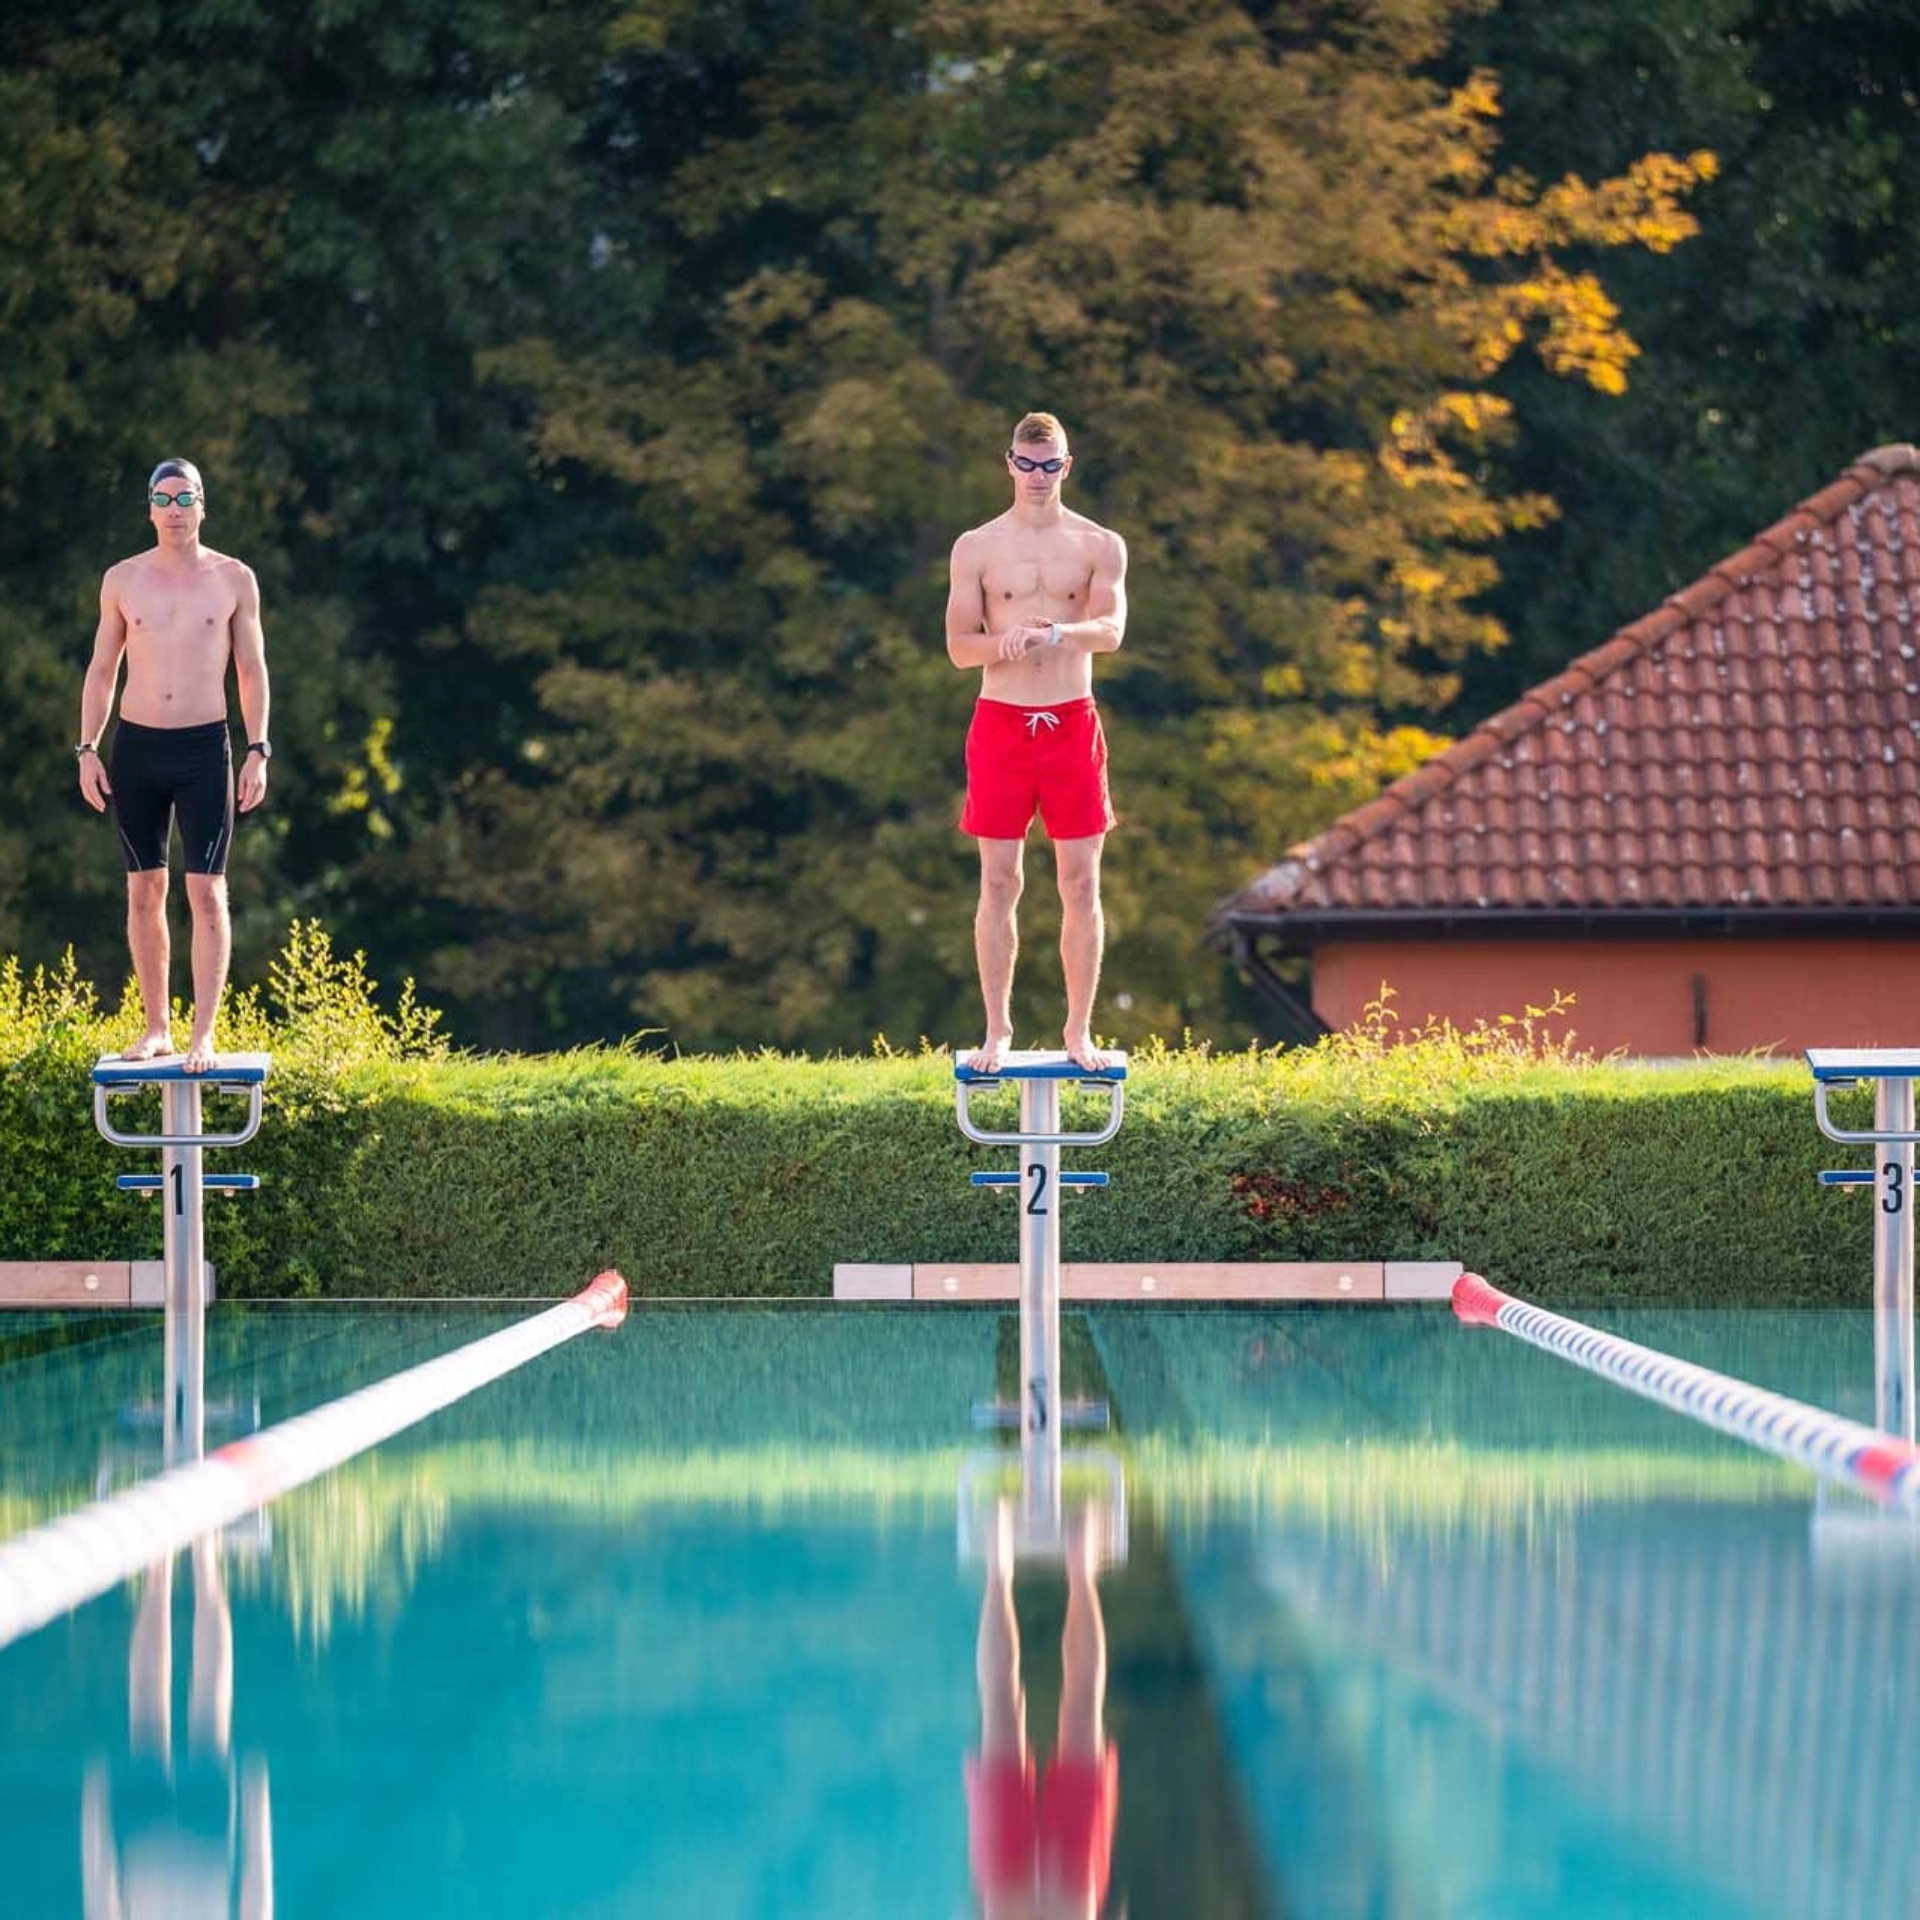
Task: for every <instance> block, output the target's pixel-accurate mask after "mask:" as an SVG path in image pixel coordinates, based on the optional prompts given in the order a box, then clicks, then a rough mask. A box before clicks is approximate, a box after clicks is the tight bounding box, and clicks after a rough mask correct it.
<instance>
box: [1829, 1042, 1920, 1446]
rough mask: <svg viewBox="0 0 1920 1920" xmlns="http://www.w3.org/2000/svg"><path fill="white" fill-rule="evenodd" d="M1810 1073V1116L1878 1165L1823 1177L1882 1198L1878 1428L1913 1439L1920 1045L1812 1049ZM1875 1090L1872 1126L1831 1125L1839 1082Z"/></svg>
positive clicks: (1876, 1234)
mask: <svg viewBox="0 0 1920 1920" xmlns="http://www.w3.org/2000/svg"><path fill="white" fill-rule="evenodd" d="M1807 1065H1808V1066H1809V1067H1810V1068H1812V1070H1813V1117H1814V1119H1815V1121H1816V1122H1817V1124H1818V1125H1819V1128H1820V1131H1821V1132H1822V1133H1823V1134H1825V1135H1826V1137H1827V1138H1828V1139H1829V1140H1837V1141H1838V1142H1840V1143H1841V1145H1843V1146H1870V1147H1872V1148H1873V1150H1874V1156H1873V1157H1874V1165H1873V1167H1872V1169H1871V1170H1867V1169H1864V1168H1843V1169H1839V1170H1832V1171H1828V1172H1824V1173H1822V1174H1821V1175H1820V1182H1821V1184H1822V1185H1823V1186H1830V1187H1852V1186H1862V1187H1864V1186H1871V1187H1873V1188H1875V1189H1876V1191H1877V1193H1878V1195H1879V1205H1878V1206H1877V1207H1876V1208H1875V1210H1874V1215H1873V1371H1874V1383H1873V1405H1874V1425H1875V1426H1877V1427H1878V1428H1879V1429H1880V1430H1881V1431H1882V1432H1883V1433H1890V1434H1893V1435H1895V1436H1896V1437H1897V1438H1899V1439H1902V1440H1906V1441H1908V1442H1909V1443H1911V1442H1912V1440H1913V1438H1914V1375H1913V1366H1914V1348H1913V1146H1914V1142H1915V1141H1916V1140H1920V1132H1916V1131H1915V1129H1914V1124H1913V1122H1914V1093H1913V1089H1914V1081H1915V1080H1916V1079H1920V1048H1916V1047H1868V1048H1857V1047H1809V1048H1808V1049H1807ZM1862 1086H1871V1087H1872V1088H1873V1125H1872V1126H1871V1127H1868V1128H1864V1129H1860V1130H1854V1129H1850V1128H1845V1127H1837V1126H1835V1125H1834V1123H1833V1120H1832V1118H1831V1116H1830V1115H1829V1114H1828V1112H1827V1099H1828V1096H1829V1095H1830V1094H1831V1093H1832V1092H1833V1090H1834V1089H1835V1088H1836V1087H1862Z"/></svg>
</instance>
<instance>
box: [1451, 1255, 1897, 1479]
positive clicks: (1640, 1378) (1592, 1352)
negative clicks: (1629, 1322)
mask: <svg viewBox="0 0 1920 1920" xmlns="http://www.w3.org/2000/svg"><path fill="white" fill-rule="evenodd" d="M1453 1311H1454V1313H1455V1314H1456V1316H1458V1318H1459V1320H1460V1322H1461V1324H1462V1325H1464V1326H1469V1327H1498V1328H1499V1329H1500V1330H1501V1332H1503V1333H1510V1334H1512V1335H1513V1336H1514V1337H1515V1338H1516V1339H1519V1340H1524V1341H1526V1342H1527V1344H1528V1345H1529V1346H1534V1347H1538V1348H1540V1349H1541V1350H1542V1351H1543V1352H1545V1353H1551V1354H1554V1355H1557V1356H1558V1357H1559V1358H1560V1359H1562V1360H1570V1361H1572V1363H1573V1364H1574V1365H1575V1366H1576V1367H1584V1368H1585V1369H1586V1371H1587V1372H1589V1373H1596V1374H1598V1375H1599V1376H1600V1377H1601V1378H1602V1379H1604V1380H1611V1381H1612V1382H1613V1383H1614V1384H1615V1385H1616V1386H1622V1387H1625V1388H1626V1389H1627V1390H1628V1391H1629V1392H1631V1393H1637V1394H1639V1395H1640V1396H1641V1397H1642V1398H1643V1399H1647V1400H1653V1401H1657V1402H1658V1403H1659V1404H1660V1405H1661V1406H1663V1407H1667V1408H1670V1409H1671V1410H1672V1411H1673V1412H1675V1413H1683V1414H1685V1415H1686V1416H1687V1417H1688V1418H1689V1419H1692V1420H1698V1421H1700V1422H1701V1423H1702V1424H1703V1425H1706V1426H1709V1427H1714V1428H1716V1429H1718V1431H1720V1432H1721V1433H1727V1434H1731V1435H1732V1436H1733V1437H1734V1438H1735V1439H1736V1440H1744V1441H1746V1442H1747V1444H1748V1445H1749V1446H1754V1447H1759V1448H1761V1449H1762V1450H1763V1451H1765V1452H1767V1453H1771V1454H1775V1455H1777V1456H1778V1457H1779V1458H1780V1459H1782V1460H1791V1461H1792V1462H1794V1464H1795V1465H1797V1466H1802V1467H1805V1468H1807V1469H1808V1470H1809V1471H1810V1472H1812V1473H1816V1474H1818V1475H1819V1476H1820V1477H1821V1478H1822V1479H1825V1480H1839V1481H1843V1482H1845V1483H1846V1484H1847V1485H1849V1486H1854V1487H1858V1488H1859V1489H1860V1490H1861V1491H1862V1492H1864V1493H1869V1494H1871V1495H1872V1496H1873V1497H1874V1498H1875V1499H1877V1500H1881V1501H1884V1502H1885V1503H1886V1504H1887V1505H1889V1506H1893V1507H1898V1508H1901V1509H1902V1510H1903V1511H1905V1512H1907V1513H1910V1514H1920V1448H1916V1447H1912V1446H1909V1445H1908V1444H1907V1442H1906V1441H1904V1440H1900V1439H1896V1438H1895V1437H1894V1436H1893V1435H1892V1434H1890V1433H1881V1432H1880V1431H1879V1430H1878V1429H1877V1428H1874V1427H1864V1426H1861V1425H1860V1423H1859V1422H1858V1421H1855V1420H1843V1419H1841V1417H1840V1416H1839V1415H1838V1414H1834V1413H1826V1412H1823V1411H1822V1410H1821V1409H1820V1408H1818V1407H1810V1406H1808V1405H1807V1404H1806V1403H1805V1402H1804V1401H1801V1400H1789V1399H1788V1398H1787V1397H1786V1395H1785V1394H1780V1393H1768V1392H1767V1391H1766V1390H1765V1389H1764V1388H1761V1387H1754V1386H1749V1385H1748V1384H1747V1383H1746V1382H1745V1381H1744V1380H1735V1379H1732V1378H1731V1377H1729V1376H1728V1375H1726V1374H1724V1373H1714V1372H1711V1371H1710V1370H1709V1369H1708V1368H1706V1367H1696V1366H1694V1365H1693V1364H1692V1363H1691V1362H1690V1361H1686V1360H1676V1359H1674V1358H1673V1356H1672V1355H1671V1354H1665V1353H1659V1352H1656V1351H1655V1350H1654V1349H1653V1348H1652V1347H1642V1346H1637V1345H1635V1343H1634V1342H1633V1341H1631V1340H1622V1339H1620V1338H1619V1337H1618V1336H1617V1335H1614V1334H1611V1333H1601V1332H1599V1331H1598V1330H1597V1329H1595V1328H1593V1327H1584V1326H1582V1325H1581V1324H1580V1322H1579V1321H1577V1320H1566V1319H1563V1318H1562V1317H1561V1316H1560V1315H1559V1314H1557V1313H1548V1312H1547V1311H1546V1309H1545V1308H1544V1307H1530V1306H1528V1305H1527V1304H1526V1303H1525V1302H1524V1301H1521V1300H1516V1299H1514V1298H1513V1297H1512V1295H1510V1294H1505V1293H1502V1292H1501V1291H1500V1289H1499V1288H1498V1287H1496V1286H1493V1285H1491V1284H1490V1283H1489V1282H1488V1281H1486V1280H1483V1279H1482V1278H1481V1277H1480V1275H1479V1274H1477V1273H1463V1274H1462V1275H1461V1276H1460V1278H1459V1279H1458V1280H1456V1281H1455V1282H1454V1285H1453Z"/></svg>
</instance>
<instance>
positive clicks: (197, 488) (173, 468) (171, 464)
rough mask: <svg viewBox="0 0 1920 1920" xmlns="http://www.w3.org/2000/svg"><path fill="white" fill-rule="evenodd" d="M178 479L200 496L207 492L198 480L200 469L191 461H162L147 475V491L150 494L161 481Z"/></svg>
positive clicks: (202, 483)
mask: <svg viewBox="0 0 1920 1920" xmlns="http://www.w3.org/2000/svg"><path fill="white" fill-rule="evenodd" d="M171 479H180V480H184V481H186V483H187V484H188V485H189V486H190V487H192V489H193V490H194V492H195V493H197V494H200V495H202V496H204V495H205V493H206V491H207V483H206V482H205V481H204V480H202V479H201V478H200V469H199V468H198V467H196V466H195V465H194V464H193V462H192V461H191V460H162V461H161V462H160V464H159V465H158V466H157V467H155V468H154V470H153V471H152V472H151V473H150V474H148V475H147V491H148V492H149V493H151V492H152V491H153V490H154V488H155V487H157V486H158V485H159V484H160V482H161V481H162V480H171Z"/></svg>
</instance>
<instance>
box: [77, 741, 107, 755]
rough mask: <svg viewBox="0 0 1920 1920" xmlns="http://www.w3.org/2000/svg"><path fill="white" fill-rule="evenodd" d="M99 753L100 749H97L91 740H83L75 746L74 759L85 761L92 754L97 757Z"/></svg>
mask: <svg viewBox="0 0 1920 1920" xmlns="http://www.w3.org/2000/svg"><path fill="white" fill-rule="evenodd" d="M99 752H100V749H99V748H98V747H96V746H95V745H94V744H93V742H92V741H91V740H82V741H80V742H78V743H77V744H76V745H75V747H74V749H73V757H74V758H75V759H76V760H84V759H85V758H86V757H87V755H88V754H90V753H91V754H93V755H95V756H96V757H97V756H98V754H99Z"/></svg>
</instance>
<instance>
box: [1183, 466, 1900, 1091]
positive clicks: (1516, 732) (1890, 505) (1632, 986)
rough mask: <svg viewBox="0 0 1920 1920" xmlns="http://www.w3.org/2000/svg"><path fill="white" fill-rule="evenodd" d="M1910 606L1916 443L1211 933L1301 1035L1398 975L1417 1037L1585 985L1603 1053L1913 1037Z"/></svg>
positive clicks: (1404, 785)
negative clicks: (1439, 1024) (1427, 1026)
mask: <svg viewBox="0 0 1920 1920" xmlns="http://www.w3.org/2000/svg"><path fill="white" fill-rule="evenodd" d="M1917 605H1920V449H1916V448H1914V447H1911V446H1893V447H1882V448H1880V449H1878V450H1877V451H1876V452H1873V453H1869V454H1867V455H1865V456H1864V457H1863V458H1862V459H1860V460H1859V461H1857V462H1856V463H1855V464H1854V465H1853V466H1852V467H1850V468H1849V469H1848V470H1847V471H1846V473H1844V474H1843V475H1842V476H1841V477H1840V478H1839V479H1838V480H1836V481H1835V482H1834V483H1833V484H1832V485H1831V486H1829V487H1827V488H1825V489H1824V490H1823V491H1822V492H1820V493H1817V494H1815V495H1814V496H1813V498H1812V499H1810V500H1808V501H1805V502H1804V503H1803V504H1802V505H1800V506H1799V507H1797V508H1795V509H1794V511H1793V512H1792V513H1790V514H1788V515H1787V517H1786V518H1785V519H1784V520H1781V521H1780V522H1779V523H1778V524H1777V525H1775V526H1773V527H1770V528H1769V529H1768V530H1767V531H1766V532H1765V533H1763V534H1761V535H1760V536H1759V537H1758V538H1757V539H1756V540H1755V541H1754V542H1753V544H1752V545H1751V546H1749V547H1747V548H1746V549H1745V550H1744V551H1742V552H1740V553H1737V554H1735V555H1733V556H1732V558H1730V559H1728V560H1724V561H1722V562H1721V563H1720V564H1719V565H1718V566H1716V567H1714V568H1713V569H1711V571H1709V572H1708V573H1707V575H1706V576H1705V578H1703V579H1701V580H1699V581H1696V582H1695V583H1694V584H1693V585H1692V586H1690V587H1687V588H1686V589H1685V590H1683V591H1682V592H1679V593H1676V594H1674V595H1672V596H1671V597H1670V598H1669V599H1667V600H1666V601H1665V602H1664V603H1663V604H1662V605H1661V606H1660V607H1658V608H1657V609H1656V610H1655V611H1654V612H1652V613H1650V614H1648V615H1646V616H1645V617H1644V618H1643V619H1640V620H1637V621H1635V622H1634V623H1633V624H1632V625H1631V626H1629V627H1625V628H1623V629H1622V630H1621V631H1620V632H1619V633H1617V634H1615V635H1614V637H1613V638H1612V639H1611V640H1609V641H1608V642H1607V643H1606V644H1605V645H1604V646H1602V647H1598V648H1596V649H1595V650H1594V651H1593V652H1591V653H1589V654H1586V655H1584V656H1583V657H1582V658H1580V659H1579V660H1576V661H1575V662H1574V663H1573V665H1572V666H1570V667H1569V668H1568V669H1567V670H1566V671H1565V672H1564V673H1562V674H1560V675H1558V676H1557V677H1556V678H1554V679H1552V680H1549V681H1547V682H1546V683H1545V684H1544V685H1542V686H1539V687H1536V688H1535V689H1534V690H1533V691H1532V692H1530V693H1529V694H1527V695H1526V696H1525V698H1523V699H1522V700H1520V701H1519V702H1517V703H1516V704H1515V705H1514V706H1511V707H1509V708H1507V709H1506V711H1505V712H1503V713H1499V714H1496V715H1495V716H1494V717H1493V718H1492V719H1491V720H1489V721H1487V722H1486V724H1485V725H1483V726H1481V727H1478V728H1476V729H1475V730H1474V732H1473V733H1471V734H1470V735H1468V736H1467V738H1465V739H1464V740H1461V741H1460V742H1458V743H1457V744H1456V745H1455V746H1453V747H1451V748H1449V749H1448V750H1447V751H1446V752H1445V753H1442V754H1440V755H1438V756H1437V757H1436V758H1434V759H1433V760H1431V761H1429V762H1428V763H1427V764H1426V765H1425V766H1423V767H1421V768H1420V769H1419V770H1418V771H1417V772H1415V773H1412V774H1410V775H1408V776H1407V777H1406V778H1405V779H1403V780H1399V781H1397V782H1395V784H1394V785H1393V786H1391V787H1389V788H1388V789H1387V790H1386V791H1385V792H1384V793H1383V794H1381V795H1380V797H1379V798H1378V799H1376V800H1373V801H1371V802H1369V803H1368V804H1367V805H1366V806H1363V807H1360V808H1358V809H1356V810H1355V811H1354V812H1352V813H1350V814H1347V815H1346V816H1345V817H1344V818H1342V819H1340V820H1338V821H1336V822H1335V823H1334V824H1333V825H1332V826H1331V827H1329V828H1328V829H1327V830H1326V832H1324V833H1322V834H1321V835H1320V836H1319V837H1318V838H1316V839H1314V840H1310V841H1307V842H1306V843H1305V844H1303V845H1300V846H1296V847H1293V848H1291V849H1290V850H1289V851H1288V852H1287V853H1286V854H1285V855H1284V856H1283V857H1282V858H1281V859H1280V860H1278V861H1277V862H1276V863H1275V864H1274V865H1273V866H1271V867H1269V868H1268V869H1267V870H1266V872H1264V873H1262V874H1261V875H1260V876H1259V877H1258V878H1257V879H1255V880H1254V881H1253V882H1252V883H1251V884H1250V885H1249V886H1247V887H1246V888H1245V889H1244V890H1243V891H1241V892H1240V893H1238V894H1236V895H1234V896H1233V897H1232V898H1231V899H1230V900H1228V901H1226V902H1225V903H1223V905H1222V906H1221V907H1220V908H1219V909H1218V910H1217V912H1216V914H1215V916H1214V920H1213V923H1212V930H1213V933H1214V935H1215V937H1216V938H1218V939H1220V940H1222V941H1223V942H1226V943H1230V944H1231V947H1232V949H1233V952H1234V954H1235V956H1236V958H1237V959H1238V961H1239V963H1240V964H1241V966H1242V967H1243V968H1244V969H1245V970H1246V971H1247V973H1248V974H1249V975H1250V976H1251V977H1252V978H1253V980H1254V981H1255V982H1256V983H1257V984H1259V985H1260V986H1261V987H1262V988H1263V989H1264V990H1265V991H1266V992H1267V993H1268V994H1270V995H1271V996H1272V997H1273V999H1274V1002H1275V1005H1276V1020H1277V1021H1278V1022H1279V1023H1281V1024H1285V1025H1289V1026H1291V1027H1293V1028H1294V1029H1295V1030H1298V1029H1299V1028H1300V1027H1301V1026H1302V1025H1305V1024H1310V1023H1311V1024H1317V1025H1318V1026H1319V1027H1323V1028H1338V1027H1343V1026H1346V1025H1348V1024H1350V1023H1351V1022H1353V1021H1354V1020H1355V1019H1356V1018H1357V1017H1358V1016H1359V1014H1360V1012H1361V1010H1362V1009H1363V1008H1364V1007H1365V1005H1366V1003H1367V1002H1368V1001H1369V1000H1371V999H1373V998H1374V997H1375V996H1376V995H1377V994H1378V992H1379V989H1380V986H1381V984H1382V982H1383V981H1384V982H1387V983H1389V984H1390V985H1391V986H1392V988H1393V989H1394V995H1395V998H1394V1001H1393V1005H1394V1009H1395V1011H1396V1012H1397V1013H1398V1014H1399V1015H1400V1017H1401V1019H1402V1021H1403V1022H1405V1023H1407V1024H1417V1023H1419V1022H1420V1021H1422V1020H1424V1019H1426V1018H1429V1017H1433V1016H1444V1017H1446V1018H1448V1019H1450V1020H1452V1021H1454V1022H1455V1023H1456V1024H1457V1025H1462V1026H1469V1025H1471V1024H1472V1023H1473V1022H1474V1021H1475V1020H1476V1019H1479V1018H1483V1017H1484V1018H1494V1017H1497V1016H1498V1015H1500V1014H1502V1013H1517V1012H1519V1011H1520V1010H1521V1008H1522V1007H1524V1006H1525V1005H1528V1004H1533V1005H1540V1004H1543V1003H1544V1002H1545V1001H1546V1000H1547V999H1548V998H1549V997H1550V996H1551V994H1552V993H1553V992H1554V991H1555V990H1559V991H1562V992H1566V993H1571V994H1572V995H1574V996H1575V998H1576V1002H1577V1007H1576V1012H1575V1014H1574V1016H1573V1025H1574V1027H1575V1028H1576V1030H1577V1033H1578V1037H1579V1040H1580V1043H1581V1044H1582V1045H1583V1046H1586V1047H1590V1048H1593V1049H1595V1050H1596V1051H1601V1052H1609V1051H1613V1050H1615V1049H1625V1050H1626V1051H1628V1052H1630V1053H1634V1054H1643V1055H1655V1056H1671V1055H1679V1054H1687V1053H1691V1052H1695V1051H1699V1050H1705V1051H1709V1052H1714V1053H1734V1052H1744V1051H1747V1050H1750V1049H1768V1050H1773V1051H1780V1052H1788V1051H1796V1050H1798V1049H1800V1048H1802V1047H1805V1046H1808V1045H1818V1046H1867V1045H1882V1046H1897V1045H1906V1044H1920V632H1917V630H1916V606H1917ZM1300 954H1305V955H1307V956H1309V957H1310V961H1311V967H1312V990H1311V1022H1310V1023H1309V1021H1308V1020H1307V1018H1306V1009H1304V1008H1303V1007H1302V1006H1301V1005H1300V1004H1299V1001H1298V999H1297V997H1295V996H1293V995H1292V994H1291V993H1290V992H1289V990H1288V988H1287V987H1286V986H1285V985H1284V983H1283V982H1282V980H1281V978H1280V974H1279V971H1278V968H1277V963H1279V962H1281V961H1282V960H1284V959H1285V958H1286V957H1288V956H1292V955H1300Z"/></svg>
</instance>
